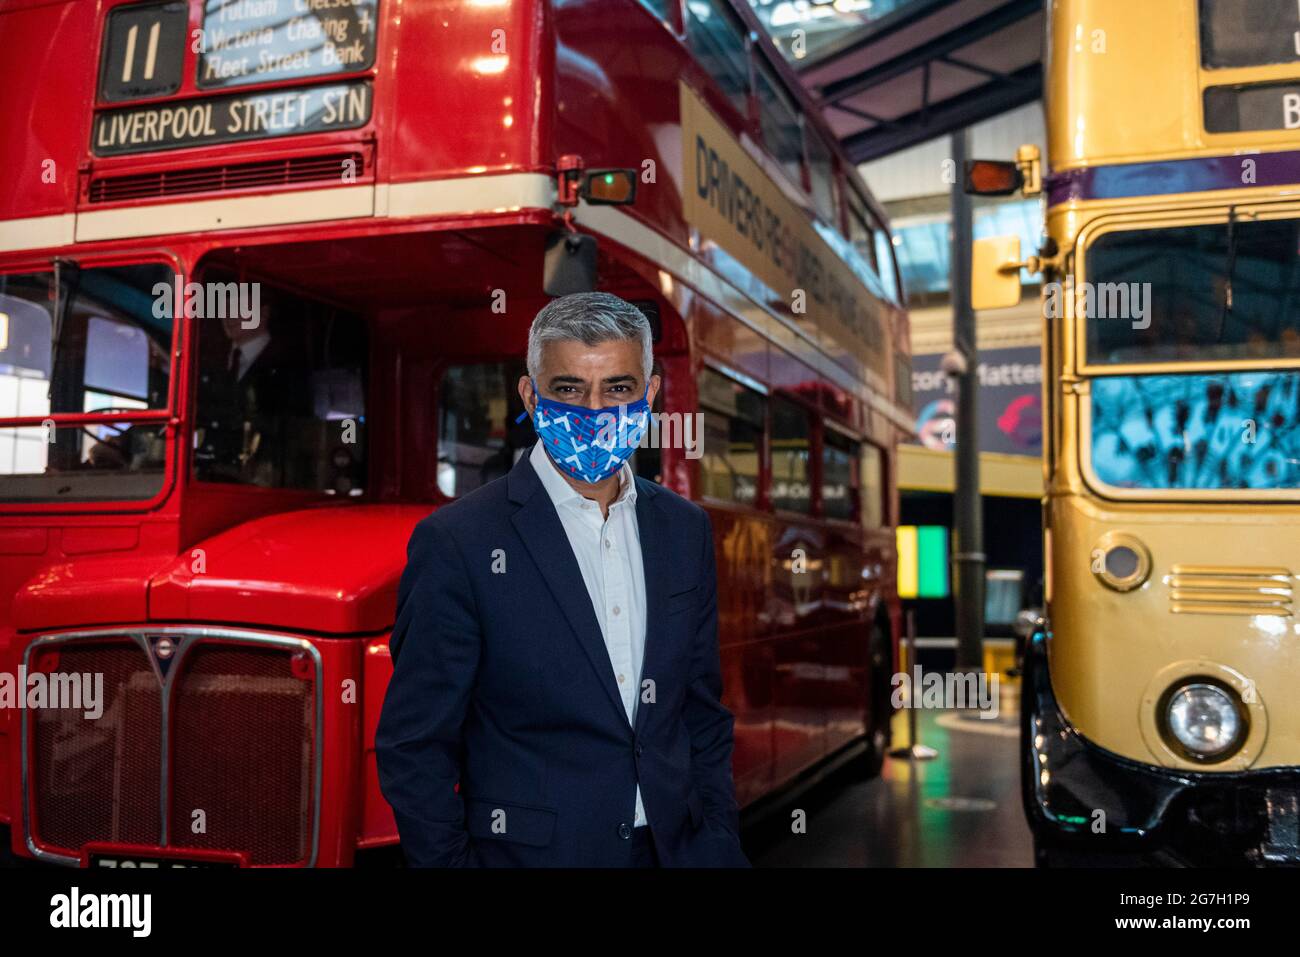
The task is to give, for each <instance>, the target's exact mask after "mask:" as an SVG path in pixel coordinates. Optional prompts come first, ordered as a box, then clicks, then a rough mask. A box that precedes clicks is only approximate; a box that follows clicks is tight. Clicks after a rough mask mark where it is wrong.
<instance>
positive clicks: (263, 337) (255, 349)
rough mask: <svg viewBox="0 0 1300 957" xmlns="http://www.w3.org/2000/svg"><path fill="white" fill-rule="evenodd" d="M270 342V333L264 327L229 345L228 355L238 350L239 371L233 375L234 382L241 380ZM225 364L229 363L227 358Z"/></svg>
mask: <svg viewBox="0 0 1300 957" xmlns="http://www.w3.org/2000/svg"><path fill="white" fill-rule="evenodd" d="M270 343H271V334H270V333H269V332H267V331H266V330H265V329H264V330H262V331H261V332H259V333H258V334H257V335H255V336H252V337H251V338H249V339H247V340H245V341H244V342H243V343H233V344H232V345H231V346H230V353H229V355H234V353H235V350H236V349H238V350H239V373H238V374H237V375H236V376H235V381H236V382H242V381H243V379H244V376H246V375H248V370H249V369H250V368H251V367H252V365H253V363H254V362H256V361H257V357H258V356H260V355H261V354H262V353H263V351H265V349H266V347H267V346H268V345H270ZM226 365H227V366H229V365H230V362H229V360H227V361H226Z"/></svg>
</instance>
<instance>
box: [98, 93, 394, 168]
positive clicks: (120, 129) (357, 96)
mask: <svg viewBox="0 0 1300 957" xmlns="http://www.w3.org/2000/svg"><path fill="white" fill-rule="evenodd" d="M372 99H373V97H372V89H371V83H370V81H369V80H355V81H353V82H350V83H329V84H325V85H322V86H299V87H294V88H292V89H288V90H269V91H261V92H256V93H243V94H228V95H225V96H214V97H208V98H205V99H201V100H180V101H173V102H170V103H156V104H152V105H149V106H137V107H128V108H124V109H118V110H111V111H107V112H102V113H100V114H98V115H97V116H96V117H95V126H94V132H93V134H92V142H91V147H92V149H93V150H94V152H95V155H97V156H120V155H123V154H126V153H144V152H152V151H154V150H169V149H179V148H181V147H185V146H211V145H213V144H216V143H234V142H238V141H241V140H255V139H266V138H271V137H277V136H292V135H295V134H301V133H325V132H330V131H333V130H350V129H355V128H356V127H359V126H364V125H365V124H366V123H367V122H369V120H370V110H371V102H372Z"/></svg>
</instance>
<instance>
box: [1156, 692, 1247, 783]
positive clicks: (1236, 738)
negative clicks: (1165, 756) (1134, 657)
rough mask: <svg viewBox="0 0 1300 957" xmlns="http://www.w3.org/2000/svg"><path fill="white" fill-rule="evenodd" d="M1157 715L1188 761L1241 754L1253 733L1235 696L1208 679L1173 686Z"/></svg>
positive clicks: (1176, 748)
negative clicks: (1249, 734)
mask: <svg viewBox="0 0 1300 957" xmlns="http://www.w3.org/2000/svg"><path fill="white" fill-rule="evenodd" d="M1157 712H1158V714H1159V717H1160V722H1161V725H1162V728H1161V730H1162V731H1164V733H1165V739H1166V740H1167V742H1168V743H1169V746H1170V747H1171V748H1173V749H1174V751H1175V752H1177V753H1178V754H1180V755H1182V756H1183V757H1184V758H1186V759H1187V760H1189V761H1200V762H1205V763H1207V764H1208V763H1213V762H1216V761H1223V760H1225V759H1226V758H1229V757H1231V756H1232V755H1234V754H1236V753H1237V752H1238V751H1239V750H1241V746H1242V745H1243V744H1244V743H1245V742H1246V737H1247V735H1248V733H1249V731H1250V718H1249V717H1248V715H1247V712H1246V709H1245V707H1244V705H1243V704H1242V701H1241V699H1240V698H1239V697H1238V696H1237V694H1236V692H1234V691H1233V690H1232V689H1231V688H1229V687H1227V686H1226V685H1223V684H1220V683H1219V682H1217V681H1214V680H1213V679H1209V678H1191V679H1189V680H1187V681H1186V682H1184V683H1182V684H1176V685H1174V686H1173V687H1171V688H1170V689H1169V690H1168V691H1166V692H1165V694H1164V696H1163V697H1162V699H1161V702H1160V705H1159V706H1158V708H1157Z"/></svg>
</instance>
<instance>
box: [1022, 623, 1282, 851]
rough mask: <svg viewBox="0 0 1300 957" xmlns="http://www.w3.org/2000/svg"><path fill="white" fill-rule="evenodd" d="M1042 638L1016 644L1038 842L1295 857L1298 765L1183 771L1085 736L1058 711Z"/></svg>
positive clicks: (1026, 782)
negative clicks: (1020, 654) (1021, 651)
mask: <svg viewBox="0 0 1300 957" xmlns="http://www.w3.org/2000/svg"><path fill="white" fill-rule="evenodd" d="M1047 641H1048V638H1047V636H1045V635H1044V634H1042V633H1039V634H1036V635H1035V636H1034V637H1033V638H1032V639H1031V640H1030V641H1029V642H1028V644H1027V647H1026V649H1025V667H1024V685H1023V687H1024V695H1023V699H1022V706H1021V707H1022V714H1021V792H1022V797H1023V800H1024V805H1025V813H1026V815H1027V816H1028V818H1029V824H1030V827H1031V829H1032V830H1033V832H1034V836H1035V839H1036V841H1037V842H1038V843H1039V845H1040V846H1044V845H1046V846H1050V847H1053V848H1057V849H1066V850H1069V851H1072V852H1074V853H1076V854H1079V855H1087V854H1096V855H1098V857H1099V858H1105V857H1125V856H1129V855H1142V856H1149V858H1150V859H1151V860H1153V861H1163V862H1166V863H1178V864H1187V865H1194V866H1230V865H1234V864H1236V865H1255V866H1269V865H1275V866H1276V865H1280V866H1286V865H1291V866H1296V865H1300V768H1294V767H1284V768H1267V769H1262V770H1258V771H1243V772H1233V773H1221V774H1214V773H1204V772H1188V771H1182V770H1177V769H1172V768H1164V767H1159V766H1157V765H1151V764H1144V763H1142V762H1138V761H1133V760H1130V759H1128V758H1125V757H1121V756H1120V755H1118V754H1114V753H1112V752H1110V751H1107V750H1105V749H1104V748H1101V747H1099V746H1097V745H1096V744H1093V743H1092V742H1091V741H1089V740H1087V739H1086V738H1084V737H1083V735H1081V734H1080V733H1079V732H1078V730H1077V729H1075V728H1074V727H1073V726H1072V725H1071V724H1070V722H1069V721H1068V720H1067V719H1066V717H1065V716H1064V715H1063V714H1062V713H1061V710H1060V707H1059V706H1058V704H1057V701H1056V695H1055V693H1054V692H1053V690H1052V683H1051V675H1050V672H1049V671H1048V667H1047Z"/></svg>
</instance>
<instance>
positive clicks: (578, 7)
mask: <svg viewBox="0 0 1300 957" xmlns="http://www.w3.org/2000/svg"><path fill="white" fill-rule="evenodd" d="M0 42H2V43H3V45H4V49H5V50H6V56H7V58H8V61H9V64H10V65H9V70H10V74H11V75H12V76H15V77H22V78H23V80H22V82H14V83H6V84H4V85H3V88H0V138H2V139H3V141H4V142H5V143H6V144H7V149H8V152H9V155H10V158H11V159H10V174H9V177H8V181H9V183H10V184H11V186H12V188H11V189H9V190H6V191H5V192H4V194H3V195H2V196H0V582H3V587H2V588H0V705H2V706H3V707H2V708H0V782H2V784H3V786H2V787H0V820H2V821H5V822H7V823H8V824H9V825H10V829H11V839H10V841H9V844H10V845H11V847H12V849H13V852H14V853H15V854H17V855H20V856H27V857H36V858H40V859H43V860H47V861H51V862H59V863H65V864H82V865H92V866H100V865H103V866H114V865H122V866H125V865H132V864H141V863H145V864H153V865H158V864H160V863H161V864H164V865H165V864H167V863H175V864H204V863H224V864H237V865H248V866H312V865H318V866H338V865H349V864H351V863H353V862H354V860H355V858H356V856H357V853H358V851H361V850H364V849H369V848H379V847H384V846H391V845H393V844H394V843H395V842H396V830H395V827H394V824H393V819H392V815H391V812H390V810H389V808H388V806H387V805H386V804H385V802H384V800H383V798H382V797H381V795H380V792H379V788H378V784H377V778H376V772H375V760H374V753H373V738H374V729H375V723H376V720H377V718H378V715H379V710H380V705H381V703H382V700H383V695H384V689H385V687H386V683H387V681H388V679H389V676H390V674H391V663H390V659H389V655H388V647H387V644H388V633H389V629H390V628H391V626H392V624H393V618H394V611H395V599H396V589H397V582H398V578H399V576H400V574H401V571H402V568H403V566H404V563H405V557H406V556H405V546H406V542H407V539H408V537H409V535H410V533H411V530H412V528H413V526H414V524H415V523H416V522H417V521H418V520H419V519H420V518H421V517H423V516H424V515H426V514H427V513H428V512H429V510H430V508H436V507H438V505H439V504H440V503H444V502H447V501H449V500H451V499H453V498H455V497H457V496H459V495H462V494H464V493H465V492H467V491H469V490H471V489H473V488H475V487H477V486H478V485H481V484H482V483H484V482H487V481H490V480H492V479H493V478H496V477H498V476H500V475H503V474H504V473H505V472H506V471H507V470H508V468H509V467H510V465H511V463H512V462H513V461H514V460H515V459H516V458H517V456H518V455H519V454H520V452H521V450H522V449H524V448H526V447H527V446H528V445H529V444H530V443H531V441H532V436H531V426H530V424H529V423H527V422H524V423H523V424H522V425H519V424H516V423H515V417H516V415H517V413H518V412H519V411H520V409H519V406H518V398H517V396H516V395H515V394H514V388H513V383H514V382H515V381H516V379H517V377H518V375H519V372H520V370H521V369H522V366H523V354H524V346H525V342H526V335H527V329H528V326H529V323H530V322H531V320H532V317H533V316H534V315H535V314H536V312H537V310H538V309H539V308H540V307H541V306H542V305H543V304H544V303H545V302H546V301H547V300H548V295H550V294H554V293H558V292H562V291H564V290H565V289H575V288H590V287H591V286H592V285H593V284H594V285H597V286H598V287H599V288H601V289H604V290H608V291H610V292H614V293H617V294H619V295H621V296H623V297H624V298H626V299H629V300H631V301H634V302H636V303H637V304H638V305H639V306H640V307H641V308H642V309H644V310H645V311H646V313H647V314H648V315H649V316H650V317H651V320H652V325H653V327H654V329H655V336H656V340H657V342H656V357H657V363H658V365H659V369H660V371H661V373H662V375H663V377H664V387H663V390H662V393H661V396H662V397H661V399H660V400H659V406H658V408H657V409H656V411H658V412H660V413H662V416H661V419H662V421H664V422H667V423H669V424H670V425H672V424H673V423H677V424H678V434H679V436H680V437H681V441H677V440H673V441H669V442H661V443H659V445H660V447H657V448H656V447H651V446H650V445H647V447H644V448H641V449H639V450H638V451H637V453H636V456H635V459H634V466H635V468H636V469H637V470H638V472H639V473H640V474H643V475H646V476H649V477H652V478H654V479H656V480H658V481H660V482H662V483H663V484H664V485H666V486H668V487H671V488H673V489H674V490H676V491H678V492H680V493H682V494H685V495H688V496H690V497H691V498H693V499H695V500H697V501H699V502H701V503H702V504H704V505H705V506H706V507H707V508H708V510H709V511H710V513H711V517H712V521H713V527H714V532H715V536H716V545H717V559H718V568H719V578H720V583H719V605H720V621H721V645H722V663H723V673H724V683H725V703H726V704H727V705H728V706H729V707H730V708H731V709H732V710H733V712H734V713H735V715H736V736H735V737H736V750H735V776H736V784H737V790H738V797H739V800H740V802H741V804H742V805H752V804H754V803H755V802H756V801H758V800H759V799H761V798H763V797H764V796H766V795H769V794H771V793H772V792H774V791H775V790H776V789H777V788H780V787H781V786H783V785H785V784H787V783H788V782H790V781H791V780H792V779H794V778H795V777H796V776H799V775H801V774H804V773H805V772H808V771H809V770H810V769H812V768H816V767H823V768H824V767H826V766H828V763H830V762H834V761H836V760H837V759H844V760H849V759H858V760H860V761H862V762H863V763H864V764H865V765H866V766H867V767H868V768H870V767H873V766H878V762H879V759H880V755H881V754H882V752H883V750H884V747H885V745H886V742H887V732H888V718H889V713H890V712H889V688H890V684H889V680H890V675H891V674H892V672H893V657H894V641H895V636H896V635H897V632H898V605H897V598H896V593H895V588H894V579H895V570H894V564H895V561H894V535H893V529H892V526H893V525H894V523H895V521H896V516H897V510H898V504H897V493H896V485H895V456H894V448H895V443H896V441H897V439H898V437H899V436H900V434H902V433H903V432H904V431H906V430H907V429H908V428H909V427H910V422H911V420H910V416H909V413H908V411H907V407H908V405H909V402H910V398H909V389H910V359H909V347H908V326H907V318H906V314H905V313H904V311H903V309H902V308H901V305H900V300H899V294H898V288H899V285H898V281H897V272H896V267H895V264H894V261H893V258H892V253H891V245H890V241H889V235H888V231H887V227H886V225H885V221H884V217H883V215H882V213H881V210H880V208H879V207H878V206H877V204H876V203H875V202H874V201H873V200H872V198H871V196H870V195H869V193H868V192H867V190H866V189H865V187H864V185H863V183H862V182H861V180H860V178H859V177H858V176H857V175H856V173H855V171H854V170H853V169H852V167H851V166H849V165H848V164H847V162H846V161H845V160H844V159H843V157H842V156H841V155H840V154H839V152H838V150H837V147H836V145H835V140H834V138H833V136H832V135H831V133H830V131H829V130H828V129H827V128H826V126H825V125H824V124H823V123H822V122H821V121H820V120H819V119H817V118H816V117H815V115H814V111H813V110H812V108H811V104H809V103H808V102H807V101H806V99H805V98H804V96H803V95H802V93H801V92H800V91H799V88H798V85H797V83H796V82H795V80H794V78H793V76H792V74H791V72H790V70H789V69H788V68H787V67H786V65H785V64H784V63H783V62H782V60H781V58H780V56H779V55H778V54H777V52H776V51H775V49H774V48H773V46H772V45H771V43H770V42H768V41H767V40H766V39H760V38H759V28H758V25H757V22H756V20H754V19H753V17H752V15H751V14H750V12H749V10H748V9H747V7H745V6H744V5H743V4H737V5H734V6H733V5H732V4H731V3H729V2H728V0H690V2H689V3H680V2H678V0H661V2H634V0H601V2H599V3H597V2H562V0H550V2H546V0H478V2H471V0H466V2H450V0H444V2H435V0H405V2H402V3H398V2H395V0H206V2H205V0H153V2H139V0H100V2H89V0H3V2H0ZM668 431H670V432H671V431H672V429H669V430H668ZM6 687H7V688H8V692H7V693H6V691H5V689H6Z"/></svg>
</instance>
